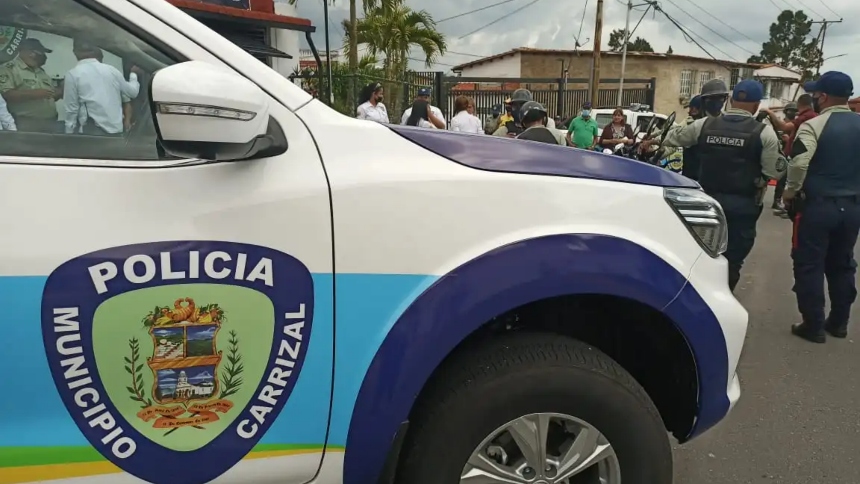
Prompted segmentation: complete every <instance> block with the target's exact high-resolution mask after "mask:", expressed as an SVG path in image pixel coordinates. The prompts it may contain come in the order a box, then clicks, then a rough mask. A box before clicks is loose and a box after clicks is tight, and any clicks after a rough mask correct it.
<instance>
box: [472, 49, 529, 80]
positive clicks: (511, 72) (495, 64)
mask: <svg viewBox="0 0 860 484" xmlns="http://www.w3.org/2000/svg"><path fill="white" fill-rule="evenodd" d="M521 67H522V60H521V58H520V53H519V52H517V53H515V54H513V55H510V56H507V57H503V58H501V59H496V60H492V61H490V62H485V63H483V64H478V65H476V66H470V67H466V68H464V69H463V71H462V72H461V73H460V75H461V76H463V77H510V78H516V77H522V76H521V73H522V69H521Z"/></svg>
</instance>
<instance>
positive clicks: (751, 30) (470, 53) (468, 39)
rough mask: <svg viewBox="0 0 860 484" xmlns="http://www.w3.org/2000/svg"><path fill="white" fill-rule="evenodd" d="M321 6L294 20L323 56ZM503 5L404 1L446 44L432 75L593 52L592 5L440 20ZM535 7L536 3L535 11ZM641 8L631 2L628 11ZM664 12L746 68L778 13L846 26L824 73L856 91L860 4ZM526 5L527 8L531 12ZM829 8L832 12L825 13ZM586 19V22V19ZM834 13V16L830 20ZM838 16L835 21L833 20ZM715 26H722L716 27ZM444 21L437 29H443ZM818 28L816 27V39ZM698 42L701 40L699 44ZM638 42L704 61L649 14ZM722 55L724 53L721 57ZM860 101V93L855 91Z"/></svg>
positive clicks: (634, 17) (705, 6)
mask: <svg viewBox="0 0 860 484" xmlns="http://www.w3.org/2000/svg"><path fill="white" fill-rule="evenodd" d="M322 1H323V0H299V5H298V14H299V15H300V16H301V17H305V18H309V19H311V20H312V21H313V23H314V25H316V26H317V33H315V34H314V43H315V44H316V45H317V48H318V49H320V50H321V51H322V50H324V49H325V42H324V41H325V36H324V33H323V30H324V29H323V26H324V20H323V6H322ZM501 1H503V0H432V1H429V0H423V1H422V0H406V4H407V5H409V6H410V7H411V8H413V9H415V10H420V9H424V10H426V11H427V12H429V13H430V14H431V15H432V16H433V18H434V19H435V20H436V21H437V22H439V24H438V30H439V31H440V32H442V33H444V34H445V35H446V36H447V40H448V53H447V54H446V55H444V56H442V57H440V58H439V59H437V64H436V65H434V66H432V67H431V68H430V69H429V70H442V71H448V70H450V69H451V67H452V66H454V65H458V64H462V63H465V62H470V61H473V60H476V59H479V58H480V57H484V56H488V55H492V54H498V53H501V52H505V51H507V50H510V49H513V48H516V47H532V48H543V49H573V48H574V46H575V43H576V38H579V43H580V44H582V46H583V47H582V48H583V49H586V50H591V48H592V45H593V37H594V35H593V33H594V21H595V14H596V5H597V0H509V1H508V2H507V3H505V4H502V5H498V6H494V7H490V8H487V9H486V10H482V11H480V12H476V13H473V14H470V15H465V16H462V17H459V18H455V19H451V20H444V21H443V19H446V18H448V17H453V16H456V15H459V14H462V13H465V12H468V11H470V10H475V9H479V8H481V7H486V6H489V5H493V4H496V3H499V2H501ZM533 2H534V3H533ZM625 2H626V0H624V1H622V0H604V21H603V22H604V25H603V35H602V41H601V44H602V46H603V47H604V49H605V48H606V44H607V42H608V41H609V33H610V32H611V31H612V30H613V29H623V28H624V21H625V15H626V10H627V7H626V3H625ZM637 3H643V2H642V0H639V1H638V2H637V1H636V0H634V2H633V4H634V5H636V4H637ZM659 3H660V5H661V8H662V9H663V10H665V11H666V13H668V14H669V15H670V16H671V17H673V18H674V19H675V20H677V21H678V23H679V24H681V25H682V26H683V27H685V28H686V29H687V30H690V31H693V32H694V34H693V38H694V39H695V40H696V41H698V42H699V43H700V44H701V45H702V46H703V47H704V48H705V49H707V51H709V52H710V53H711V54H713V55H714V56H715V57H717V58H719V59H723V60H737V61H741V62H743V61H746V60H747V59H748V58H749V56H750V55H752V54H758V53H759V52H760V51H761V44H762V42H765V41H766V40H767V39H768V37H769V34H768V31H769V27H770V24H771V23H773V22H775V21H776V17H777V16H778V15H779V13H780V12H781V11H782V10H788V9H791V10H803V11H804V12H805V13H806V14H807V15H809V16H810V17H812V18H813V19H814V20H821V19H822V18H824V19H827V20H838V19H839V18H840V17H841V18H843V19H844V22H843V23H841V24H833V25H830V26H829V27H828V30H827V36H826V40H825V44H824V57H825V59H827V58H828V57H832V56H841V57H835V58H832V59H829V60H826V61H825V63H824V66H823V68H822V72H824V71H828V70H839V71H843V72H845V73H847V74H848V75H850V76H851V77H852V78H853V79H855V83H858V82H860V49H858V48H857V47H855V46H857V45H860V31H858V30H857V29H856V26H857V22H860V1H858V0H723V1H719V2H717V1H705V0H660V1H659ZM530 4H531V5H530ZM828 7H829V8H828ZM348 9H349V2H348V0H335V3H334V4H332V5H331V6H330V8H329V16H330V19H331V21H330V23H329V30H330V40H331V45H332V49H333V50H334V49H336V48H340V46H341V45H342V31H341V28H340V25H341V21H342V20H343V19H345V18H348V17H349V10H348ZM518 9H522V10H520V11H519V12H516V13H514V14H513V15H511V16H509V17H507V18H504V19H501V20H499V21H498V22H496V23H494V24H493V25H490V26H488V27H486V28H483V29H481V30H480V31H478V32H476V33H473V34H471V35H467V34H470V32H472V31H474V30H477V29H479V28H480V27H482V26H484V25H486V24H490V23H491V22H493V21H494V20H497V19H499V18H501V17H503V16H505V15H506V14H509V13H511V12H514V11H515V10H518ZM644 9H645V7H644V6H643V7H635V8H634V10H633V12H632V13H631V22H630V27H631V29H632V28H633V26H634V25H635V24H636V22H637V21H638V20H639V18H640V17H642V12H641V11H640V10H644ZM583 11H584V15H583ZM834 12H835V13H834ZM837 14H838V15H837ZM583 19H584V20H583ZM716 19H719V20H716ZM440 21H441V22H440ZM818 27H819V26H818V25H813V32H814V33H817V29H818ZM696 34H698V36H700V37H698V36H697V35H696ZM636 36H639V37H643V38H644V39H646V40H648V41H649V42H650V43H651V46H652V47H653V48H654V50H655V51H656V52H665V51H666V50H668V48H669V46H671V47H672V50H673V52H674V53H676V54H686V55H693V56H701V57H708V54H706V53H705V52H704V51H702V49H700V48H699V47H698V46H697V45H696V44H695V43H692V42H690V41H688V40H687V39H686V38H685V36H684V34H682V33H681V32H680V31H679V30H678V28H677V27H675V26H674V25H672V23H670V22H669V20H668V19H666V17H665V16H663V15H662V14H660V13H657V14H654V13H653V10H652V11H651V12H649V13H648V14H647V15H646V16H645V17H644V18H643V20H642V22H641V24H640V25H639V27H638V29H637V30H636V31H635V32H634V33H633V37H634V38H635V37H636ZM721 51H722V52H721ZM412 57H414V58H416V59H418V61H412V62H411V65H410V67H411V68H412V69H415V70H428V69H426V68H425V66H424V64H423V62H421V60H423V56H421V55H420V54H419V53H418V52H413V53H412ZM855 93H858V94H860V88H858V89H855Z"/></svg>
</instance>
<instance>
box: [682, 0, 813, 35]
mask: <svg viewBox="0 0 860 484" xmlns="http://www.w3.org/2000/svg"><path fill="white" fill-rule="evenodd" d="M819 1H821V0H819ZM687 2H688V3H690V5H692V6H694V7H696V8H698V9H699V10H701V11H702V12H704V13H705V15H707V16H709V17H711V18H712V19H714V20H716V21H717V22H719V23H721V24H723V25H725V26H726V27H728V28H729V29H731V30H732V32H734V33H736V34H738V35H740V36H741V37H743V38H745V39H747V40H749V41H751V42H756V43H758V41H757V40H755V39H752V38H750V37H749V36H747V35H746V34H744V33H743V32H741V31H740V30H738V29H736V28H734V27H732V26H731V25H729V24H727V23H725V22H723V21H722V20H721V19H720V18H719V17H717V16H716V15H714V14H712V13H711V12H709V11H707V10H705V9H704V8H703V7H700V6H699V5H696V4H695V3H693V0H687Z"/></svg>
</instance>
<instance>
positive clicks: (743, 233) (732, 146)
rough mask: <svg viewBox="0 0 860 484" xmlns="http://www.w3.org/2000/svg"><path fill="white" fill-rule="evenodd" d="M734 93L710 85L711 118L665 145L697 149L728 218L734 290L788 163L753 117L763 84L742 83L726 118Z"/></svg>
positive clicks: (706, 182)
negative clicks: (765, 205) (767, 197)
mask: <svg viewBox="0 0 860 484" xmlns="http://www.w3.org/2000/svg"><path fill="white" fill-rule="evenodd" d="M728 94H729V91H728V88H727V87H726V84H725V83H724V82H723V81H721V80H719V79H714V80H711V81H708V82H707V83H705V85H704V86H703V87H702V107H703V109H704V111H705V113H706V114H708V116H706V117H704V118H701V119H698V120H696V121H694V122H692V123H690V124H688V125H686V126H681V127H677V128H675V129H673V130H671V131H669V133H668V135H667V136H666V140H665V141H664V143H663V144H664V146H675V147H678V146H680V147H683V148H685V152H684V156H685V157H686V155H687V151H686V150H687V149H688V148H689V147H693V146H695V147H696V152H697V157H698V161H699V163H700V170H699V180H698V181H699V184H700V185H701V186H702V188H703V189H704V190H705V192H706V193H708V194H709V195H711V196H712V197H714V198H715V199H716V200H717V201H718V202H720V205H722V207H723V211H724V213H725V215H726V222H727V224H728V239H729V244H728V248H727V249H726V252H725V254H723V255H724V256H725V257H726V259H727V260H728V262H729V287H730V288H731V289H732V290H734V288H735V286H737V284H738V281H739V280H740V271H741V267H742V266H743V263H744V259H746V257H747V255H749V253H750V251H751V250H752V248H753V244H754V243H755V236H756V223H757V222H758V219H759V217H760V216H761V212H762V198H763V197H764V192H765V191H766V190H767V182H768V180H769V179H771V178H777V177H778V175H779V173H780V172H782V171H784V170H785V159H784V158H783V157H782V156H781V155H780V153H779V140H778V139H777V137H776V132H774V130H773V128H772V127H770V126H769V125H766V124H763V123H759V122H757V121H756V120H755V118H754V117H753V115H754V113H758V108H759V103H760V102H761V99H762V98H763V97H764V87H763V86H762V85H761V83H760V82H758V81H753V80H746V81H741V82H740V83H738V85H737V86H735V89H734V91H733V92H732V93H731V94H732V107H731V108H730V109H728V110H727V111H726V112H725V114H723V115H720V113H721V112H722V108H723V106H724V105H725V103H726V100H727V99H728ZM858 139H860V138H858ZM685 161H686V159H685Z"/></svg>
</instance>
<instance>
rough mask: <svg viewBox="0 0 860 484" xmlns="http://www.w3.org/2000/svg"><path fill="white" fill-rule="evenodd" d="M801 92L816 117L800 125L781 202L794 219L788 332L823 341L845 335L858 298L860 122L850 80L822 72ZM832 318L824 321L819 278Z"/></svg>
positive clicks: (817, 341)
mask: <svg viewBox="0 0 860 484" xmlns="http://www.w3.org/2000/svg"><path fill="white" fill-rule="evenodd" d="M803 89H804V90H805V91H806V92H808V93H811V94H812V101H813V106H814V107H815V111H817V112H819V113H820V115H819V116H817V117H815V118H812V119H810V120H809V121H806V122H805V123H803V124H801V125H800V127H799V128H798V131H797V136H796V137H795V139H794V145H793V146H792V159H791V161H790V162H789V165H788V173H787V175H786V179H787V181H786V184H785V192H783V195H782V199H783V201H785V203H786V205H787V208H788V209H789V210H788V211H789V213H790V214H792V215H793V218H794V237H793V240H792V242H793V244H792V251H791V257H792V260H793V261H794V292H795V293H796V294H797V307H798V309H799V310H800V314H801V316H802V318H803V319H802V322H801V323H799V324H795V325H793V326H792V327H791V332H792V333H793V334H794V335H796V336H799V337H801V338H803V339H806V340H808V341H812V342H815V343H823V342H824V341H825V332H827V333H829V334H830V335H831V336H834V337H836V338H845V337H846V336H847V335H848V318H849V314H850V312H851V305H852V304H853V303H854V300H855V298H856V297H857V289H856V285H855V279H854V277H855V275H854V274H855V271H856V267H857V263H856V261H855V260H854V245H855V244H856V242H857V234H858V232H860V116H857V114H856V113H853V112H852V111H851V109H850V108H849V107H848V99H849V98H850V97H851V95H852V93H853V91H854V85H853V83H852V82H851V78H850V77H848V76H847V75H846V74H843V73H841V72H835V71H831V72H825V73H824V74H823V75H822V76H821V77H820V78H819V79H818V80H817V81H813V82H808V83H806V84H805V85H804V86H803ZM825 278H826V279H827V286H828V287H827V288H828V292H829V294H830V314H829V315H828V316H827V317H826V318H825V315H824V280H825Z"/></svg>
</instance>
